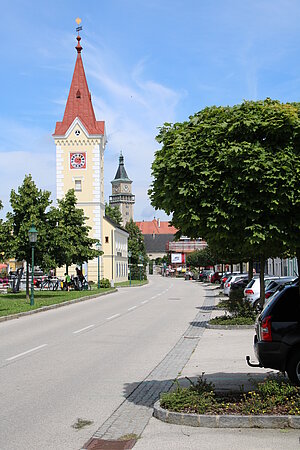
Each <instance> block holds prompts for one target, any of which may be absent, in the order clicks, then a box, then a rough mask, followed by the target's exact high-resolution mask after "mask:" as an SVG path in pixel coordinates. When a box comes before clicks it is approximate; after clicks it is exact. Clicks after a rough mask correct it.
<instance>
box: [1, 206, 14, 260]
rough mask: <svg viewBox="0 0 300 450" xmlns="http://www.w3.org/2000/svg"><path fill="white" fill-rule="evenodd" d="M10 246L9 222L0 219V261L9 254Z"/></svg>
mask: <svg viewBox="0 0 300 450" xmlns="http://www.w3.org/2000/svg"><path fill="white" fill-rule="evenodd" d="M2 208H3V204H2V202H1V200H0V210H1V209H2ZM11 246H12V233H11V226H10V224H9V222H7V221H4V220H2V219H0V261H4V260H5V259H7V258H9V257H10V256H11Z"/></svg>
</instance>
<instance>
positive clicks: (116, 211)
mask: <svg viewBox="0 0 300 450" xmlns="http://www.w3.org/2000/svg"><path fill="white" fill-rule="evenodd" d="M105 215H106V216H107V217H109V218H110V219H111V220H113V221H114V222H115V223H117V224H118V225H121V224H122V214H121V211H120V208H118V206H111V205H109V204H108V203H105Z"/></svg>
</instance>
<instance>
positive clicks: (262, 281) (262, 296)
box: [259, 256, 266, 308]
mask: <svg viewBox="0 0 300 450" xmlns="http://www.w3.org/2000/svg"><path fill="white" fill-rule="evenodd" d="M265 264H266V258H265V256H261V257H260V274H259V278H260V299H259V304H260V306H261V308H263V306H264V303H265Z"/></svg>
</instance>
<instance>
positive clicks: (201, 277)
mask: <svg viewBox="0 0 300 450" xmlns="http://www.w3.org/2000/svg"><path fill="white" fill-rule="evenodd" d="M211 273H213V270H210V269H205V270H202V271H201V272H200V273H199V276H198V281H207V279H208V277H209V275H210V274H211Z"/></svg>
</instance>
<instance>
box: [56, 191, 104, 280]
mask: <svg viewBox="0 0 300 450" xmlns="http://www.w3.org/2000/svg"><path fill="white" fill-rule="evenodd" d="M76 205H77V199H76V195H75V192H74V189H70V190H69V191H68V192H67V193H66V195H65V197H64V198H62V199H60V200H58V211H55V210H53V211H52V212H51V220H52V222H53V224H54V223H56V226H55V227H53V237H52V243H53V250H54V251H55V253H56V255H57V256H56V262H57V265H58V266H59V267H61V266H62V265H64V264H65V265H66V272H67V273H68V267H69V266H71V265H72V264H82V263H84V262H85V261H88V260H89V259H93V258H96V257H97V256H98V255H99V251H97V250H96V249H94V248H93V246H94V245H95V244H96V243H97V240H96V239H92V238H90V237H89V231H90V227H89V226H87V225H86V217H85V216H84V211H83V210H82V209H80V208H77V207H76Z"/></svg>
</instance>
